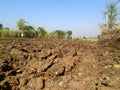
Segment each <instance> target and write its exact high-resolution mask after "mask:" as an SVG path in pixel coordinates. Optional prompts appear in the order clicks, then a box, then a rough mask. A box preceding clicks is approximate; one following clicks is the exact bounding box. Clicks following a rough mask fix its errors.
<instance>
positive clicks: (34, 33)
mask: <svg viewBox="0 0 120 90" xmlns="http://www.w3.org/2000/svg"><path fill="white" fill-rule="evenodd" d="M17 27H18V30H10V29H9V28H3V25H2V24H0V37H14V38H20V37H22V38H35V37H39V38H42V39H45V38H47V39H52V38H56V39H72V31H71V30H67V31H64V30H55V31H53V32H48V31H47V30H45V28H44V27H38V28H37V30H35V28H34V27H33V26H31V25H28V22H27V21H26V20H25V19H19V20H18V21H17Z"/></svg>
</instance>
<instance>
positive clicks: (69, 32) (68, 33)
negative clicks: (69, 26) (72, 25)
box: [66, 30, 72, 39]
mask: <svg viewBox="0 0 120 90" xmlns="http://www.w3.org/2000/svg"><path fill="white" fill-rule="evenodd" d="M66 34H67V38H68V39H71V38H72V37H71V35H72V31H71V30H68V31H67V32H66Z"/></svg>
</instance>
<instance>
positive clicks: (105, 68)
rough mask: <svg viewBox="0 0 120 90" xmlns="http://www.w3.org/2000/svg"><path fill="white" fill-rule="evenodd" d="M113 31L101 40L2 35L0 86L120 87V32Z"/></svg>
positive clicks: (22, 89)
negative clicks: (25, 37)
mask: <svg viewBox="0 0 120 90" xmlns="http://www.w3.org/2000/svg"><path fill="white" fill-rule="evenodd" d="M118 33H119V32H117V33H116V34H118ZM110 34H111V35H110V38H105V37H107V35H108V34H106V33H103V34H102V35H101V36H100V37H99V40H98V41H80V40H41V39H37V41H36V39H0V90H120V45H119V44H120V34H119V36H116V35H113V33H112V32H111V33H110ZM112 36H113V37H112ZM115 36H116V37H115ZM114 37H115V38H114Z"/></svg>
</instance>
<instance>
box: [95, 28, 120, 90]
mask: <svg viewBox="0 0 120 90" xmlns="http://www.w3.org/2000/svg"><path fill="white" fill-rule="evenodd" d="M98 44H99V45H98V49H97V53H96V55H95V56H97V57H96V58H97V59H96V60H98V66H99V67H98V73H99V75H98V77H99V80H100V81H99V83H100V84H101V86H104V87H102V88H103V89H102V90H119V89H120V84H119V83H120V31H117V30H116V31H110V32H106V33H102V34H101V35H100V37H99V40H98Z"/></svg>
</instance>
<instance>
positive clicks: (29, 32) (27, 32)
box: [23, 25, 36, 38]
mask: <svg viewBox="0 0 120 90" xmlns="http://www.w3.org/2000/svg"><path fill="white" fill-rule="evenodd" d="M23 31H24V37H27V38H33V37H35V34H36V32H35V30H34V28H33V27H32V26H30V25H28V26H27V25H26V26H24V27H23Z"/></svg>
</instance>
